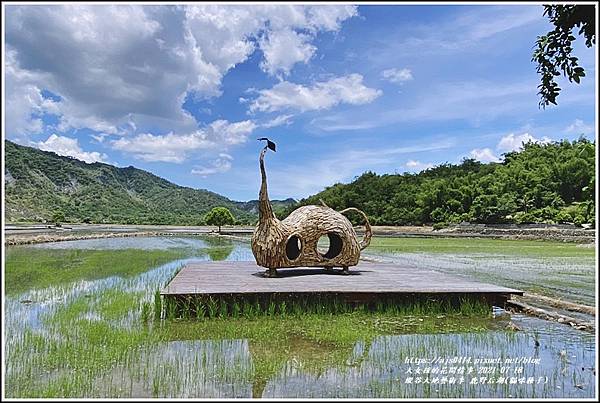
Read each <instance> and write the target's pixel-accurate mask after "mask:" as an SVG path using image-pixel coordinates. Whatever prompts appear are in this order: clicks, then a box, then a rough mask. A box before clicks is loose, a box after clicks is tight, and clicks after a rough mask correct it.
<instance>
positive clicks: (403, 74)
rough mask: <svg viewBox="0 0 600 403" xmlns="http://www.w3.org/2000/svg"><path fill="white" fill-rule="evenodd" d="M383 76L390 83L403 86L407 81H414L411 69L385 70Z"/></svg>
mask: <svg viewBox="0 0 600 403" xmlns="http://www.w3.org/2000/svg"><path fill="white" fill-rule="evenodd" d="M381 76H382V77H383V78H384V79H386V80H387V81H389V82H392V83H395V84H402V83H403V82H405V81H409V80H412V79H413V76H412V72H411V71H410V70H409V69H402V70H398V69H397V68H392V69H387V70H383V71H382V72H381Z"/></svg>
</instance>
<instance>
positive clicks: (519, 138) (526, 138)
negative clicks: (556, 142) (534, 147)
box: [496, 133, 552, 152]
mask: <svg viewBox="0 0 600 403" xmlns="http://www.w3.org/2000/svg"><path fill="white" fill-rule="evenodd" d="M530 141H531V142H533V143H539V144H547V143H550V142H551V141H552V140H551V139H549V138H548V137H546V136H544V137H542V138H541V139H538V138H535V137H533V136H532V135H531V134H529V133H523V134H519V135H515V134H513V133H511V134H509V135H507V136H504V137H502V138H501V139H500V142H498V145H497V146H496V149H497V150H498V151H501V152H511V151H518V150H519V149H521V148H522V146H523V144H525V143H528V142H530Z"/></svg>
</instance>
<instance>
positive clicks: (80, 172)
mask: <svg viewBox="0 0 600 403" xmlns="http://www.w3.org/2000/svg"><path fill="white" fill-rule="evenodd" d="M4 145H5V172H4V173H5V185H6V198H5V200H6V211H5V215H6V219H7V221H42V220H50V219H51V218H52V215H53V214H54V213H55V212H56V211H60V212H62V213H63V214H64V216H65V221H67V222H90V223H123V224H172V225H198V224H203V219H204V215H205V214H206V213H207V212H208V210H210V209H211V208H212V207H215V206H224V207H227V208H229V209H230V210H231V212H232V213H233V215H234V217H235V218H236V219H237V221H238V222H239V223H244V224H252V223H254V222H255V221H256V218H257V216H256V214H254V213H252V212H248V211H244V210H243V209H241V208H240V207H241V206H242V205H243V204H244V203H240V202H234V201H231V200H229V199H227V198H226V197H224V196H221V195H218V194H216V193H213V192H209V191H207V190H197V189H192V188H187V187H182V186H177V185H175V184H173V183H171V182H169V181H167V180H165V179H162V178H159V177H158V176H156V175H153V174H151V173H149V172H146V171H143V170H141V169H137V168H134V167H131V166H130V167H127V168H117V167H114V166H112V165H108V164H103V163H98V162H97V163H94V164H87V163H85V162H82V161H79V160H76V159H74V158H70V157H62V156H59V155H56V154H55V153H51V152H46V151H41V150H38V149H36V148H31V147H24V146H21V145H17V144H15V143H12V142H10V141H5V143H4Z"/></svg>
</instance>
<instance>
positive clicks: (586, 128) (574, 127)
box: [565, 119, 594, 134]
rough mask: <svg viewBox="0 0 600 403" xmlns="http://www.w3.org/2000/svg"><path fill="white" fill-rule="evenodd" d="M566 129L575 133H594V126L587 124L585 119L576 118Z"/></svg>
mask: <svg viewBox="0 0 600 403" xmlns="http://www.w3.org/2000/svg"><path fill="white" fill-rule="evenodd" d="M565 131H566V132H567V133H574V134H593V133H594V127H593V126H590V125H586V124H585V123H584V122H583V120H581V119H575V121H574V122H573V123H572V124H570V125H569V126H568V127H567V128H566V129H565Z"/></svg>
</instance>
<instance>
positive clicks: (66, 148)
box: [35, 134, 108, 164]
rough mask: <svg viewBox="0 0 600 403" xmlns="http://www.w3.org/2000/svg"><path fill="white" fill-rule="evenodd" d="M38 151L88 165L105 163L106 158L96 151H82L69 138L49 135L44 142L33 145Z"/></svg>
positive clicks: (74, 141) (76, 143)
mask: <svg viewBox="0 0 600 403" xmlns="http://www.w3.org/2000/svg"><path fill="white" fill-rule="evenodd" d="M35 145H36V146H37V147H38V148H39V149H40V150H44V151H52V152H55V153H56V154H58V155H63V156H67V157H73V158H77V159H78V160H81V161H85V162H87V163H88V164H91V163H93V162H106V160H107V159H108V157H107V156H106V154H101V153H99V152H97V151H91V152H89V151H83V150H82V149H81V147H80V146H79V141H78V140H77V139H73V138H70V137H64V136H58V135H56V134H53V135H51V136H50V137H48V139H46V141H40V142H38V143H36V144H35Z"/></svg>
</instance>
